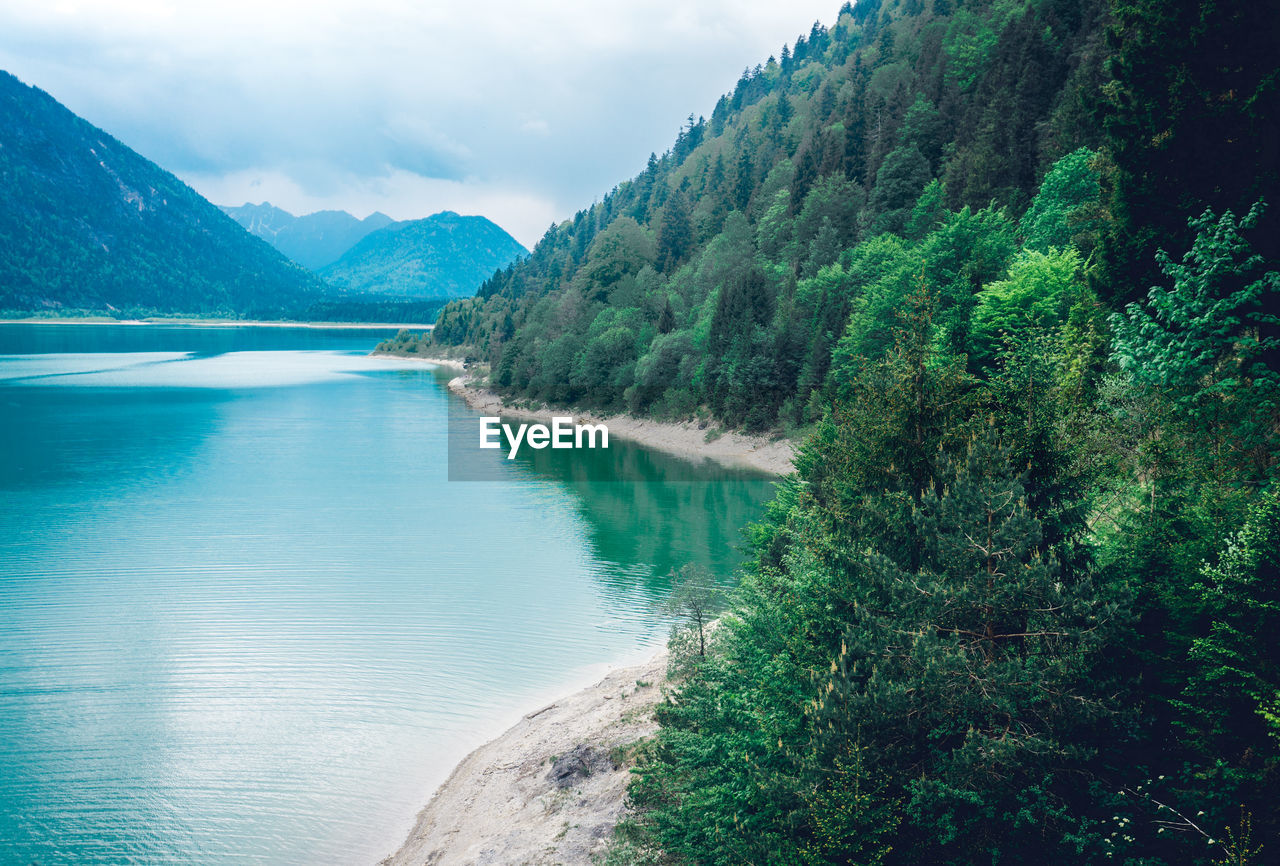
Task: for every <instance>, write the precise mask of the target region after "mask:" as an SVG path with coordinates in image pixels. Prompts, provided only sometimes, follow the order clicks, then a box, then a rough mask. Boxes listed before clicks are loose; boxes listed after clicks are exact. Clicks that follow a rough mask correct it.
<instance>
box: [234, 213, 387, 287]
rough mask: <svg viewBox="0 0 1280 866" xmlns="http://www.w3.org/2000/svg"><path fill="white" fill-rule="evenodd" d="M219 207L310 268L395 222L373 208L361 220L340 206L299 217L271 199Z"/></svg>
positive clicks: (326, 262)
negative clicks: (238, 205)
mask: <svg viewBox="0 0 1280 866" xmlns="http://www.w3.org/2000/svg"><path fill="white" fill-rule="evenodd" d="M222 210H223V211H224V212H226V214H227V215H228V216H230V217H231V218H232V219H234V220H235V221H236V222H238V223H240V225H242V226H244V227H245V229H247V230H248V231H249V233H250V234H255V235H257V236H258V237H260V238H262V239H263V240H264V241H266V242H267V243H269V244H271V245H272V246H273V247H275V248H276V249H278V250H279V251H280V252H282V253H284V254H285V255H286V256H288V257H289V258H291V259H293V260H294V261H295V262H297V263H298V264H300V265H302V266H303V267H305V268H310V269H311V270H313V271H315V270H319V269H320V268H323V267H325V266H326V265H331V264H333V263H334V262H336V261H337V260H338V259H339V258H341V257H342V254H343V253H345V252H346V251H347V250H349V249H351V248H352V247H353V246H355V245H356V244H357V243H358V242H359V241H360V240H361V239H362V238H364V237H365V236H366V235H368V234H369V233H370V232H374V231H377V230H378V229H381V228H386V227H387V226H389V225H392V224H393V223H394V222H395V220H393V219H391V217H389V216H387V215H386V214H384V213H379V212H376V211H375V212H374V213H371V214H369V216H367V217H365V218H364V219H362V220H361V219H356V218H355V217H353V216H352V215H351V214H349V213H347V212H346V211H343V210H322V211H317V212H315V213H311V214H307V215H306V216H300V217H299V216H294V215H293V214H291V213H289V212H288V211H286V210H282V209H280V208H278V207H274V206H273V205H272V204H271V203H270V202H263V203H262V204H248V203H246V204H244V205H241V206H240V207H223V208H222Z"/></svg>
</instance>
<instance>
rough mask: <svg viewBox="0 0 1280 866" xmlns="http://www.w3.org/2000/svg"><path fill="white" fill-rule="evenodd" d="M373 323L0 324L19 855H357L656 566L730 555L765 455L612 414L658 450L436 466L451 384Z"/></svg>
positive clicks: (654, 638) (56, 858)
mask: <svg viewBox="0 0 1280 866" xmlns="http://www.w3.org/2000/svg"><path fill="white" fill-rule="evenodd" d="M382 336H383V335H381V334H378V333H376V332H373V333H371V332H368V331H357V332H326V331H315V330H303V329H299V330H293V329H247V328H246V329H242V328H236V329H206V328H168V327H157V326H147V327H132V328H131V327H113V326H71V325H49V326H0V355H5V356H6V357H5V358H0V420H2V421H3V423H2V424H0V622H3V623H4V628H3V629H0V730H3V731H4V734H5V736H4V737H3V738H0V839H4V840H5V842H6V845H8V846H9V848H8V849H7V852H6V857H7V858H9V859H10V860H13V861H14V862H34V861H38V862H40V863H42V864H49V863H119V862H126V861H130V860H133V861H136V862H147V863H164V862H172V863H191V862H200V863H206V862H208V863H246V862H256V863H286V864H287V863H318V862H333V863H347V862H351V863H356V862H372V861H374V860H376V859H377V858H378V857H379V856H381V855H382V854H385V853H387V852H388V851H389V850H390V849H391V848H392V847H394V846H395V845H396V844H397V843H398V841H399V838H400V836H401V835H402V834H403V833H404V832H405V830H407V828H408V826H409V824H410V822H411V820H412V817H413V815H414V813H415V812H416V810H417V809H418V808H419V807H420V806H421V804H422V802H423V800H424V799H425V797H426V795H427V793H428V792H429V790H430V788H431V787H432V786H433V785H434V784H435V783H436V782H438V781H440V780H441V779H442V778H443V776H444V775H445V774H446V773H447V771H448V769H449V768H450V767H451V766H452V764H453V763H454V762H455V761H456V760H457V758H458V757H460V756H461V754H462V753H464V752H465V751H466V750H467V749H468V748H470V747H472V746H474V745H476V744H477V743H478V741H480V740H482V739H484V738H487V737H488V736H490V735H492V734H495V733H497V728H498V726H500V725H502V724H503V723H504V722H510V721H513V720H514V719H513V716H514V715H516V714H518V712H519V711H520V710H521V709H522V708H525V707H527V705H528V704H530V703H531V702H533V701H535V700H538V699H539V698H541V697H543V696H547V695H550V694H554V693H556V692H559V691H561V690H562V689H564V688H566V687H567V686H568V685H569V684H570V683H571V682H572V681H574V680H577V679H579V678H580V677H583V676H586V675H587V673H588V672H587V671H585V670H584V669H585V668H587V667H589V666H590V665H593V664H599V663H604V662H609V661H614V660H619V659H622V658H626V657H631V656H635V655H637V654H639V653H642V652H644V651H645V649H646V647H650V646H652V645H653V644H655V643H656V642H659V641H660V640H661V639H662V638H663V636H664V634H665V624H664V623H663V622H662V621H661V619H660V618H659V617H658V616H657V615H656V614H655V609H656V605H657V602H658V601H660V599H661V596H662V592H663V590H664V588H665V580H664V578H665V575H666V574H668V573H669V572H670V571H671V570H672V569H673V568H676V567H678V566H679V565H682V564H684V563H685V562H698V563H702V564H704V565H707V566H708V567H711V568H714V569H715V570H716V571H717V572H718V573H721V574H726V573H728V572H729V571H731V570H732V567H733V565H734V563H736V562H737V561H738V559H739V555H738V553H737V551H736V548H737V546H738V544H739V535H738V531H739V527H740V526H741V525H742V524H743V523H744V522H746V521H747V520H749V519H752V518H753V517H754V516H755V515H756V514H757V512H758V508H759V506H760V504H761V503H762V502H763V500H764V499H765V498H766V497H767V496H768V495H769V492H770V489H771V485H770V483H769V482H768V481H767V480H764V479H759V478H753V477H750V476H748V475H744V474H742V473H737V474H735V473H724V471H723V470H718V469H715V468H705V469H701V470H699V469H694V468H691V467H690V466H689V465H687V464H684V463H681V462H679V461H676V460H674V459H673V458H669V457H665V456H663V455H653V454H651V453H649V452H646V451H644V450H643V449H639V448H637V447H636V446H634V445H630V444H626V443H619V444H618V445H616V446H613V447H611V448H610V459H615V460H623V461H626V464H625V465H626V468H627V470H628V471H635V472H644V473H647V475H646V477H652V478H653V480H652V481H651V482H649V483H641V484H626V483H585V484H584V483H576V482H574V481H573V478H574V477H575V476H574V473H575V471H576V470H575V469H574V468H573V467H572V466H571V465H569V466H566V465H554V464H544V463H543V462H541V461H540V460H539V453H534V454H533V455H532V456H531V457H530V458H529V459H527V460H526V459H523V458H524V455H521V459H517V460H516V461H512V463H513V464H514V465H512V466H510V467H507V468H505V469H504V470H503V471H504V472H506V473H508V477H506V478H505V480H503V481H500V482H497V483H486V484H474V483H449V482H448V481H447V480H446V472H445V462H446V460H445V456H446V423H445V417H446V414H447V413H446V406H447V405H448V401H449V400H450V399H453V398H451V397H450V395H448V394H447V393H446V391H445V390H444V388H443V385H442V383H441V382H440V381H439V378H438V377H437V376H436V375H434V374H433V373H432V371H431V370H430V368H428V367H426V366H425V365H422V364H420V363H419V364H413V363H408V362H406V363H399V364H398V363H395V362H387V361H383V360H373V359H367V358H365V357H363V355H364V353H365V352H367V350H368V348H369V347H370V346H371V345H372V344H373V343H375V342H376V341H377V340H378V339H381V337H382ZM615 448H616V449H617V450H615ZM558 456H559V455H558ZM699 473H702V474H699ZM691 481H692V482H695V483H690V482H691Z"/></svg>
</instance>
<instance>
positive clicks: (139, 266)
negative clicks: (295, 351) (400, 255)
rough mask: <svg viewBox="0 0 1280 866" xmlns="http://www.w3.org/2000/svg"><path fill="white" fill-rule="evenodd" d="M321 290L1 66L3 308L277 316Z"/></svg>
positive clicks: (178, 184)
mask: <svg viewBox="0 0 1280 866" xmlns="http://www.w3.org/2000/svg"><path fill="white" fill-rule="evenodd" d="M321 289H322V284H321V283H320V281H319V280H317V279H316V278H315V277H314V276H313V275H312V274H310V273H308V272H307V271H306V270H305V269H303V268H301V267H299V266H298V265H296V264H294V263H293V262H291V261H289V260H288V259H286V258H285V257H284V256H283V255H281V254H280V253H279V252H277V251H276V250H274V249H272V248H271V246H270V245H268V244H265V243H263V242H262V241H261V240H260V239H258V238H255V237H253V236H251V235H250V234H248V233H247V232H245V231H244V230H243V229H241V228H240V226H238V225H237V224H236V223H235V221H234V220H232V219H231V218H230V217H228V216H227V215H226V214H224V213H222V211H220V210H219V209H218V208H217V207H216V206H214V205H213V204H211V203H210V202H208V201H206V200H205V199H204V198H202V197H201V196H200V195H199V194H197V193H196V192H195V191H194V190H192V189H191V188H190V187H188V186H187V185H186V184H184V183H183V182H182V181H180V180H178V178H176V177H174V176H173V175H172V174H170V173H169V172H167V171H165V170H164V169H162V168H160V167H159V166H157V165H155V164H154V163H152V162H151V161H149V160H147V159H146V158H144V157H142V156H140V155H139V154H137V153H135V152H134V151H132V150H130V149H129V148H128V147H126V146H125V145H123V144H121V143H120V142H119V141H117V140H116V139H114V138H112V137H111V136H110V135H108V134H107V133H105V132H103V131H102V130H100V129H98V128H97V127H95V126H93V125H92V124H90V123H89V122H88V121H86V120H84V119H82V118H80V117H77V116H76V115H75V114H73V113H72V112H70V111H69V110H67V109H66V108H65V107H63V106H62V105H61V104H59V103H58V102H57V100H55V99H53V97H51V96H49V94H47V93H45V92H44V91H42V90H39V89H37V88H34V87H28V86H26V85H24V84H23V83H22V82H21V81H19V80H18V79H17V78H15V77H13V76H12V75H10V74H8V73H5V72H0V310H3V311H6V312H11V313H21V312H52V313H59V312H63V313H66V312H74V311H84V312H98V313H126V314H141V315H145V314H151V313H179V314H189V315H245V316H268V317H269V316H272V315H274V314H276V313H277V311H280V310H283V309H287V308H297V307H299V306H301V305H304V304H306V303H307V302H309V301H310V300H311V299H312V298H313V297H314V296H316V295H318V293H319V292H320V290H321Z"/></svg>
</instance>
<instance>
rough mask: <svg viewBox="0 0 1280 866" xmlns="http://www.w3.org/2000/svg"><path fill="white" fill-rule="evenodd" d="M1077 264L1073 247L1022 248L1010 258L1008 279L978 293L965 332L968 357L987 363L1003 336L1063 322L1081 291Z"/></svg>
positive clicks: (1077, 256) (1055, 326)
mask: <svg viewBox="0 0 1280 866" xmlns="http://www.w3.org/2000/svg"><path fill="white" fill-rule="evenodd" d="M1081 264H1082V263H1081V261H1080V255H1079V254H1078V253H1077V252H1076V251H1075V250H1074V249H1071V248H1067V249H1065V250H1058V249H1050V251H1049V252H1048V253H1047V254H1046V253H1041V252H1037V251H1035V250H1025V251H1023V252H1022V253H1021V254H1020V255H1019V256H1018V257H1017V258H1015V259H1014V260H1013V262H1012V263H1010V265H1009V276H1008V278H1007V279H1004V280H998V281H996V282H994V283H989V284H987V286H986V287H984V288H983V290H982V291H981V292H979V293H978V299H977V306H976V307H975V308H974V311H973V319H972V324H971V328H970V332H969V340H970V345H971V346H972V350H971V355H970V357H971V360H972V361H973V362H974V363H975V364H976V365H978V366H980V367H986V366H990V365H991V364H992V363H994V361H995V357H996V354H997V352H998V351H999V348H1000V346H1001V344H1002V342H1003V341H1004V339H1005V337H1006V336H1007V335H1012V334H1025V333H1028V332H1030V331H1033V330H1035V331H1047V330H1051V329H1054V328H1057V327H1059V326H1061V325H1062V324H1063V323H1064V322H1065V321H1066V318H1067V311H1068V309H1069V307H1070V305H1071V304H1072V303H1073V302H1075V301H1077V300H1078V299H1079V298H1080V296H1081V293H1082V292H1083V290H1084V284H1083V281H1082V279H1081V276H1082V275H1081Z"/></svg>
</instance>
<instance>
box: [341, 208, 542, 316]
mask: <svg viewBox="0 0 1280 866" xmlns="http://www.w3.org/2000/svg"><path fill="white" fill-rule="evenodd" d="M528 252H529V251H528V250H526V249H525V248H524V247H522V246H521V245H520V244H519V242H518V241H516V239H515V238H513V237H511V235H509V234H507V233H506V232H505V231H504V230H503V229H502V228H501V227H500V226H498V225H497V224H495V223H494V222H492V221H491V220H488V219H486V218H484V217H482V216H459V215H458V214H456V213H454V212H453V211H442V212H441V213H438V214H433V215H431V216H429V217H426V218H424V219H420V220H406V221H404V222H397V223H391V224H390V225H388V226H386V227H385V228H382V229H379V230H378V231H375V232H372V233H371V234H369V235H367V236H366V237H364V238H363V239H362V240H360V242H359V243H357V244H355V245H354V246H353V247H351V249H349V250H347V252H346V253H344V254H343V255H342V257H341V258H340V259H338V260H337V261H336V262H334V263H333V264H331V265H329V266H328V267H325V268H322V269H321V270H320V273H321V274H322V275H323V276H324V278H325V279H326V280H328V281H329V282H330V283H331V284H332V285H333V286H335V287H337V288H339V289H344V290H347V291H364V292H377V293H379V294H382V295H387V296H392V297H408V298H456V297H459V296H462V295H470V294H472V293H474V292H475V290H476V287H477V286H479V285H480V284H481V283H482V282H484V280H485V278H486V277H488V276H489V275H490V274H492V273H493V272H494V271H495V270H496V269H498V268H504V267H507V266H508V265H510V264H511V263H512V262H515V261H518V260H519V259H521V258H523V257H524V256H526V255H528Z"/></svg>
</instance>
